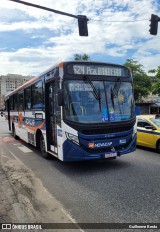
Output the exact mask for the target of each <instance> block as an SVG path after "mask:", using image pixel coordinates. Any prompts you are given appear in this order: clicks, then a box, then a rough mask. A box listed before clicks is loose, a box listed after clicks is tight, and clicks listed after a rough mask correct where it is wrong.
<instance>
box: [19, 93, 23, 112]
mask: <svg viewBox="0 0 160 232" xmlns="http://www.w3.org/2000/svg"><path fill="white" fill-rule="evenodd" d="M18 100H19V111H22V110H23V109H24V107H23V105H24V102H23V90H22V91H20V92H19V94H18Z"/></svg>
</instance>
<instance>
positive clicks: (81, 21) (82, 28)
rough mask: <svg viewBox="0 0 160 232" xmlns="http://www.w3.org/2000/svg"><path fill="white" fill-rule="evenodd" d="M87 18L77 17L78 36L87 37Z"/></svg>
mask: <svg viewBox="0 0 160 232" xmlns="http://www.w3.org/2000/svg"><path fill="white" fill-rule="evenodd" d="M87 22H88V18H87V17H86V16H85V15H78V27H79V35H80V36H88V26H87Z"/></svg>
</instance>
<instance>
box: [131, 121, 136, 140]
mask: <svg viewBox="0 0 160 232" xmlns="http://www.w3.org/2000/svg"><path fill="white" fill-rule="evenodd" d="M136 133H137V123H135V125H134V127H133V133H132V138H133V137H134V135H135V134H136Z"/></svg>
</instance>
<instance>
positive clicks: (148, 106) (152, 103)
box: [136, 94, 160, 115]
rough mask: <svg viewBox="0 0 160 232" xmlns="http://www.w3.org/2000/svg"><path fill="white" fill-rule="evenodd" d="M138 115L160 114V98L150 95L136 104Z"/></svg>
mask: <svg viewBox="0 0 160 232" xmlns="http://www.w3.org/2000/svg"><path fill="white" fill-rule="evenodd" d="M136 107H137V112H136V114H137V115H139V114H160V96H158V95H152V94H150V95H149V96H148V97H146V98H142V100H141V101H140V102H137V103H136Z"/></svg>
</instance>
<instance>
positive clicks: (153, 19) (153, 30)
mask: <svg viewBox="0 0 160 232" xmlns="http://www.w3.org/2000/svg"><path fill="white" fill-rule="evenodd" d="M149 21H151V24H150V25H149V26H150V29H149V31H150V34H151V35H157V31H158V21H160V18H159V17H158V16H157V15H154V14H152V15H151V19H150V20H149Z"/></svg>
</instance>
